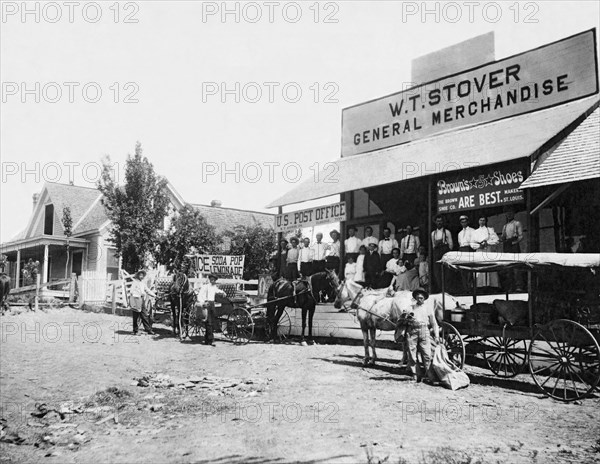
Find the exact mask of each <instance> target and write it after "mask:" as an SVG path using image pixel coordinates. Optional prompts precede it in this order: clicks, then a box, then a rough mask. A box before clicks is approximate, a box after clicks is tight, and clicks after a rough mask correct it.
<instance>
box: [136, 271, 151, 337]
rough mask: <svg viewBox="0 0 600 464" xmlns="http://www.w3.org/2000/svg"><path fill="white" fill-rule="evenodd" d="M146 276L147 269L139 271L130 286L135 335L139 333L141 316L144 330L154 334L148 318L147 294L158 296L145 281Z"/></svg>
mask: <svg viewBox="0 0 600 464" xmlns="http://www.w3.org/2000/svg"><path fill="white" fill-rule="evenodd" d="M144 277H146V271H144V270H139V271H137V272H136V273H135V275H134V276H133V281H132V282H131V287H129V306H130V308H131V315H132V316H133V335H137V333H138V325H139V320H140V318H141V319H142V325H143V326H144V330H145V331H146V332H147V333H148V335H154V332H153V331H152V326H151V325H150V321H149V318H148V309H147V308H146V301H145V297H146V295H150V296H152V297H156V295H155V294H154V292H153V291H152V290H150V289H149V288H148V287H147V286H146V284H145V283H144V282H143V280H144Z"/></svg>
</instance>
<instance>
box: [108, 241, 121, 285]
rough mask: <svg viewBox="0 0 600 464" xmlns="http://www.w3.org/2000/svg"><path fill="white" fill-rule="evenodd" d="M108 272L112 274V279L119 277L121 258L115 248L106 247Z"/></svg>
mask: <svg viewBox="0 0 600 464" xmlns="http://www.w3.org/2000/svg"><path fill="white" fill-rule="evenodd" d="M106 273H107V274H110V275H111V279H112V280H116V279H118V278H119V258H118V257H117V250H115V249H114V248H107V249H106Z"/></svg>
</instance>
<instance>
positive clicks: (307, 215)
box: [275, 201, 346, 232]
mask: <svg viewBox="0 0 600 464" xmlns="http://www.w3.org/2000/svg"><path fill="white" fill-rule="evenodd" d="M345 220H346V202H345V201H341V202H339V203H334V204H332V205H328V206H316V207H314V208H309V209H304V210H302V211H294V212H291V213H283V214H278V215H277V216H275V232H289V231H291V230H295V229H299V228H302V227H312V226H316V225H319V224H330V223H332V222H340V221H345Z"/></svg>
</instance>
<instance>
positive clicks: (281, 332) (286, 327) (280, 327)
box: [265, 309, 292, 342]
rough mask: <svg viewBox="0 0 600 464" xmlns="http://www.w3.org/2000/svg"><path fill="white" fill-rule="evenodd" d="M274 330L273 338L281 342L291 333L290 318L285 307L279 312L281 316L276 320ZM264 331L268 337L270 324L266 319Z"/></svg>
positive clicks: (268, 337)
mask: <svg viewBox="0 0 600 464" xmlns="http://www.w3.org/2000/svg"><path fill="white" fill-rule="evenodd" d="M275 331H276V332H275V337H274V338H275V340H277V341H280V342H282V341H285V340H287V339H288V338H289V337H290V334H291V333H292V319H291V318H290V314H289V313H288V311H287V309H284V310H283V313H281V317H280V318H279V321H278V322H277V327H276V328H275ZM265 332H266V334H267V339H270V338H271V337H270V335H271V326H270V324H269V323H268V321H267V322H266V325H265Z"/></svg>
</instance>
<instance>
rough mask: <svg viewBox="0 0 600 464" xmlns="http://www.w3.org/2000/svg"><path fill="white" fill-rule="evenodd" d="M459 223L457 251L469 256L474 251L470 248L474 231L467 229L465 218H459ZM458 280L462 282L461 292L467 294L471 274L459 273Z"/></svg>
mask: <svg viewBox="0 0 600 464" xmlns="http://www.w3.org/2000/svg"><path fill="white" fill-rule="evenodd" d="M459 221H460V225H461V227H462V229H461V231H460V232H459V233H458V251H460V252H461V253H468V254H471V253H473V252H474V251H475V250H473V248H471V244H472V243H473V236H474V235H473V234H474V232H475V229H473V228H472V227H469V218H468V217H467V216H465V215H463V216H461V217H460V218H459ZM464 257H465V258H466V256H464ZM460 280H461V281H462V286H463V290H464V291H465V292H468V291H469V290H470V288H471V283H472V276H471V273H470V272H469V271H460Z"/></svg>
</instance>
